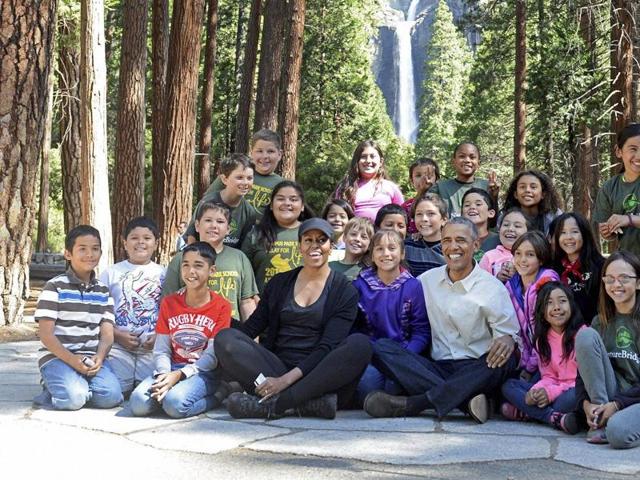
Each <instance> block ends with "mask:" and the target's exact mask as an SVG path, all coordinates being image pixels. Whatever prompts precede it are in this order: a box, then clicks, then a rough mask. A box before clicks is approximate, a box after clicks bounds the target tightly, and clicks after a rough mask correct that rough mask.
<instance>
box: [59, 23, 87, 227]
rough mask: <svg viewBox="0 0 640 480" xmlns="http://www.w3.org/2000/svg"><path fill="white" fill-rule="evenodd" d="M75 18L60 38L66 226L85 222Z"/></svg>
mask: <svg viewBox="0 0 640 480" xmlns="http://www.w3.org/2000/svg"><path fill="white" fill-rule="evenodd" d="M77 29H78V25H77V22H76V21H75V20H74V19H70V18H69V19H63V21H61V22H60V27H59V40H58V45H59V47H58V95H59V98H60V101H59V105H60V110H59V116H60V164H61V168H62V203H63V209H64V229H65V232H68V231H69V230H71V229H72V228H73V227H76V226H78V225H80V223H82V193H81V192H82V181H81V172H80V170H81V156H82V155H81V148H82V147H81V140H80V48H79V44H78V41H77V40H78V39H77V38H76V37H75V35H74V32H77Z"/></svg>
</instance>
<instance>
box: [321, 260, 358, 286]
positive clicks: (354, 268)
mask: <svg viewBox="0 0 640 480" xmlns="http://www.w3.org/2000/svg"><path fill="white" fill-rule="evenodd" d="M362 267H363V265H362V263H344V262H342V261H341V260H336V261H335V262H329V268H330V269H331V270H333V271H334V272H340V273H341V274H343V275H344V276H345V277H347V278H348V279H349V280H351V281H352V282H353V281H354V280H355V279H356V277H357V276H358V274H359V273H360V270H362Z"/></svg>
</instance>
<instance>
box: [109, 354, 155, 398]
mask: <svg viewBox="0 0 640 480" xmlns="http://www.w3.org/2000/svg"><path fill="white" fill-rule="evenodd" d="M107 358H108V360H109V365H110V366H111V370H113V373H115V374H116V377H118V381H119V382H120V388H121V389H122V393H123V394H125V395H126V394H127V393H131V391H132V390H133V388H134V387H135V386H136V385H137V384H139V383H140V382H141V381H142V380H144V379H145V378H147V377H148V376H149V375H151V374H153V368H154V362H153V352H152V351H144V350H142V349H138V350H136V351H134V352H131V351H129V350H125V349H124V348H122V347H121V346H120V345H115V344H114V345H113V347H111V350H110V351H109V356H108V357H107Z"/></svg>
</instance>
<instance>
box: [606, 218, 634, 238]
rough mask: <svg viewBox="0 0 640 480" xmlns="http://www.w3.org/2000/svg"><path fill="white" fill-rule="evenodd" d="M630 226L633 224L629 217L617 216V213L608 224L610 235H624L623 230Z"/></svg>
mask: <svg viewBox="0 0 640 480" xmlns="http://www.w3.org/2000/svg"><path fill="white" fill-rule="evenodd" d="M630 224H631V222H630V221H629V216H628V215H617V214H615V213H614V214H613V215H611V216H610V217H609V220H607V223H606V225H607V227H608V230H609V234H614V233H622V229H623V228H626V227H628V226H629V225H630ZM601 225H602V224H601Z"/></svg>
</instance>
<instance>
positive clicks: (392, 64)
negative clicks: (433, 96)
mask: <svg viewBox="0 0 640 480" xmlns="http://www.w3.org/2000/svg"><path fill="white" fill-rule="evenodd" d="M440 1H443V0H417V1H416V5H414V8H415V24H414V26H413V28H412V29H411V47H412V48H411V52H410V55H411V59H412V61H413V62H412V63H413V82H414V92H415V94H414V96H413V100H412V101H413V102H415V104H416V105H417V104H418V103H419V100H420V97H421V95H422V81H423V79H424V63H425V60H426V50H427V45H428V44H429V41H430V39H431V30H432V24H433V18H434V15H435V10H436V8H437V7H438V4H439V3H440ZM446 2H447V5H448V6H449V9H450V10H451V12H452V13H453V17H454V19H455V21H456V22H457V21H459V20H460V19H461V18H462V17H463V15H464V14H465V13H466V5H465V3H466V2H465V1H464V0H446ZM411 3H412V0H380V10H379V11H378V15H377V18H376V22H377V24H378V36H377V37H376V38H375V39H374V40H373V42H374V47H375V48H374V58H373V71H374V74H375V77H376V82H377V83H378V86H379V87H380V89H381V90H382V94H383V95H384V98H385V101H386V105H387V112H388V113H389V116H390V117H391V118H392V120H393V124H394V127H395V128H396V132H398V131H399V126H400V123H401V120H400V118H399V116H400V115H402V113H401V110H404V109H400V108H399V106H398V87H399V81H398V71H399V62H400V58H399V54H398V47H397V38H396V26H397V24H398V22H402V21H405V20H406V19H407V13H408V11H409V8H410V6H411ZM406 54H409V52H406Z"/></svg>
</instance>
